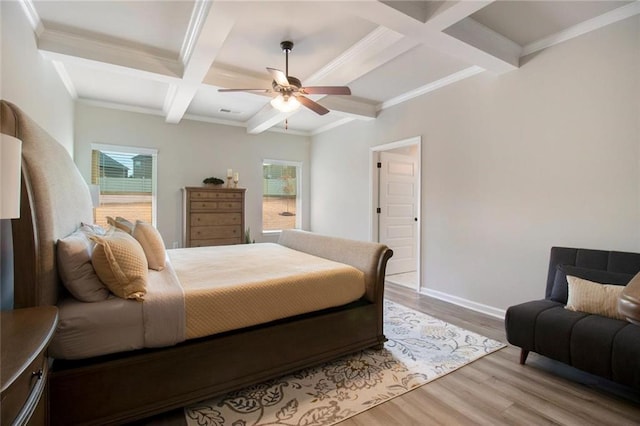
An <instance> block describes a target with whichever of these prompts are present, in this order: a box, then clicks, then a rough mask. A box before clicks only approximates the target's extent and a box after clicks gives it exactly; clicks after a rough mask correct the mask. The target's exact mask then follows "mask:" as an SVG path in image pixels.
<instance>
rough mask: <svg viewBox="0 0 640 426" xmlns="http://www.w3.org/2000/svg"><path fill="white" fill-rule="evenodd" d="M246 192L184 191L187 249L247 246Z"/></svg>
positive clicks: (237, 190) (236, 189)
mask: <svg viewBox="0 0 640 426" xmlns="http://www.w3.org/2000/svg"><path fill="white" fill-rule="evenodd" d="M245 191H246V189H245V188H224V187H220V188H217V187H186V188H183V205H184V212H183V218H184V224H183V225H184V226H183V238H184V242H183V243H184V244H183V245H184V247H202V246H222V245H228V244H241V243H243V242H244V193H245Z"/></svg>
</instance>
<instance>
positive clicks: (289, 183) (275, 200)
mask: <svg viewBox="0 0 640 426" xmlns="http://www.w3.org/2000/svg"><path fill="white" fill-rule="evenodd" d="M262 177H263V186H262V188H263V189H262V231H263V232H270V231H272V232H274V231H281V230H283V229H293V228H300V227H301V223H302V222H301V219H300V216H301V214H300V213H301V209H300V206H301V191H300V189H301V188H302V185H301V182H302V163H299V162H292V161H281V160H264V161H263V162H262Z"/></svg>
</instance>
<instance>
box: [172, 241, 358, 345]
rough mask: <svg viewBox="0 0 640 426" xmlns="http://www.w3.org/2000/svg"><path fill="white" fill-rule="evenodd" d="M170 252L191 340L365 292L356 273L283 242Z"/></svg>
mask: <svg viewBox="0 0 640 426" xmlns="http://www.w3.org/2000/svg"><path fill="white" fill-rule="evenodd" d="M167 253H168V255H169V259H170V260H171V263H172V265H173V267H174V270H175V273H176V274H177V276H178V279H179V280H180V283H181V284H182V287H183V289H184V293H185V310H186V338H187V339H192V338H196V337H202V336H207V335H211V334H215V333H220V332H224V331H228V330H233V329H237V328H241V327H248V326H251V325H256V324H262V323H266V322H269V321H274V320H277V319H281V318H286V317H289V316H293V315H299V314H303V313H307V312H313V311H316V310H319V309H326V308H330V307H334V306H340V305H343V304H346V303H350V302H353V301H355V300H358V299H359V298H360V297H362V296H363V295H364V292H365V283H364V274H363V273H362V272H361V271H359V270H358V269H356V268H353V267H351V266H348V265H345V264H342V263H338V262H333V261H330V260H326V259H323V258H320V257H316V256H312V255H309V254H306V253H303V252H299V251H296V250H292V249H289V248H287V247H284V246H281V245H279V244H272V243H261V244H249V245H235V246H218V247H200V248H188V249H175V250H167Z"/></svg>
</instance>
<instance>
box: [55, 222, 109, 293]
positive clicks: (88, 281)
mask: <svg viewBox="0 0 640 426" xmlns="http://www.w3.org/2000/svg"><path fill="white" fill-rule="evenodd" d="M94 245H95V243H94V242H93V241H90V240H89V237H88V236H87V234H86V232H84V231H83V230H82V229H79V230H77V231H75V232H74V233H73V234H70V235H68V236H66V237H64V238H62V239H60V240H58V244H57V246H56V252H57V258H58V272H59V273H60V278H62V283H63V284H64V286H65V288H66V289H67V290H68V291H69V293H71V295H72V296H73V297H75V298H76V299H78V300H80V301H81V302H99V301H101V300H105V299H107V298H108V297H109V290H108V289H107V288H106V287H105V286H104V284H103V283H102V281H100V278H98V276H97V275H96V272H95V270H94V269H93V265H92V264H91V254H92V252H93V247H94Z"/></svg>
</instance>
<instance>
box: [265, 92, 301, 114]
mask: <svg viewBox="0 0 640 426" xmlns="http://www.w3.org/2000/svg"><path fill="white" fill-rule="evenodd" d="M271 106H273V107H274V108H275V109H277V110H278V111H280V112H291V111H295V110H297V109H298V108H300V102H299V101H298V100H297V99H296V98H295V97H293V96H289V97H288V99H285V98H284V96H282V95H278V96H276V97H275V98H273V99H272V100H271Z"/></svg>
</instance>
